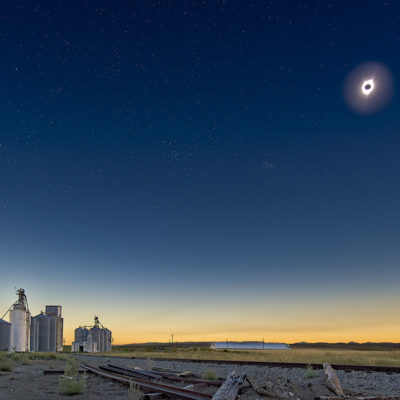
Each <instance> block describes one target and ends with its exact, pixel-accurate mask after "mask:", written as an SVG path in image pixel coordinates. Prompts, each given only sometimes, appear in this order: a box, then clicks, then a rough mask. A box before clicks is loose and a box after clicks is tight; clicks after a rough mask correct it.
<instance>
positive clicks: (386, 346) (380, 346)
mask: <svg viewBox="0 0 400 400" xmlns="http://www.w3.org/2000/svg"><path fill="white" fill-rule="evenodd" d="M212 343H215V342H175V343H174V347H180V348H190V347H210V346H211V344H212ZM236 343H253V341H242V342H236ZM169 345H170V344H169V343H164V342H147V343H130V344H124V345H116V346H114V347H122V348H123V347H129V348H146V347H152V348H154V347H158V348H160V347H161V348H162V347H168V346H169ZM289 346H290V347H291V348H292V349H311V348H314V349H316V348H318V349H343V350H400V343H390V342H380V343H375V342H367V343H357V342H349V343H341V342H339V343H325V342H317V343H308V342H298V343H292V344H289Z"/></svg>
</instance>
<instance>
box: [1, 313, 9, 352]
mask: <svg viewBox="0 0 400 400" xmlns="http://www.w3.org/2000/svg"><path fill="white" fill-rule="evenodd" d="M10 350H11V324H10V323H9V322H7V321H4V320H3V319H0V351H10Z"/></svg>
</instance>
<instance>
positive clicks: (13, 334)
mask: <svg viewBox="0 0 400 400" xmlns="http://www.w3.org/2000/svg"><path fill="white" fill-rule="evenodd" d="M17 294H18V300H17V301H16V302H15V303H14V304H13V305H12V306H11V307H10V323H8V322H6V321H3V320H0V351H1V350H5V351H17V352H24V351H51V352H56V351H62V350H63V318H62V317H61V306H46V313H43V312H42V313H40V314H39V315H37V316H36V317H31V313H30V312H29V308H28V301H27V298H26V295H25V290H24V289H19V290H18V291H17Z"/></svg>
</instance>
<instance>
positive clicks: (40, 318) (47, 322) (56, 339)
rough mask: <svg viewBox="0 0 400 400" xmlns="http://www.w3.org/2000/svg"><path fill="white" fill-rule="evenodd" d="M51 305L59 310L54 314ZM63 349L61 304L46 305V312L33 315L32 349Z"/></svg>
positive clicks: (54, 350) (53, 350) (52, 350)
mask: <svg viewBox="0 0 400 400" xmlns="http://www.w3.org/2000/svg"><path fill="white" fill-rule="evenodd" d="M51 307H57V308H58V309H59V311H58V312H57V314H54V313H53V312H52V311H51ZM62 350H63V319H62V317H61V306H46V313H43V312H41V313H40V314H39V315H37V316H36V317H32V323H31V351H51V352H56V351H62Z"/></svg>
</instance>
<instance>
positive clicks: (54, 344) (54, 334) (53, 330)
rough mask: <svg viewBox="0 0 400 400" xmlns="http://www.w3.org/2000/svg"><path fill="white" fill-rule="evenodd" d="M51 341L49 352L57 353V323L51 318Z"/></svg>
mask: <svg viewBox="0 0 400 400" xmlns="http://www.w3.org/2000/svg"><path fill="white" fill-rule="evenodd" d="M49 318H50V340H49V351H53V352H55V351H56V350H57V321H56V319H55V318H54V317H50V316H49Z"/></svg>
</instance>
